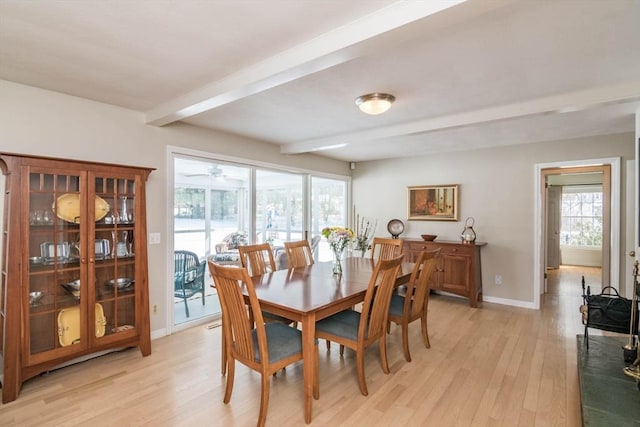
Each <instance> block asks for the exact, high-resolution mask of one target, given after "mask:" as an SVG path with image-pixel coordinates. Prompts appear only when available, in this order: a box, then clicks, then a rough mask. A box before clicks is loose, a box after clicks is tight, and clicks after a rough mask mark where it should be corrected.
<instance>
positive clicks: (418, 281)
mask: <svg viewBox="0 0 640 427" xmlns="http://www.w3.org/2000/svg"><path fill="white" fill-rule="evenodd" d="M439 255H440V249H439V248H438V249H436V250H432V251H424V252H422V253H420V255H419V256H418V259H417V260H416V261H415V266H414V267H413V271H412V272H411V277H410V278H409V283H408V284H407V289H406V293H405V294H404V295H401V294H399V293H393V294H392V295H391V303H390V304H389V322H393V323H395V324H397V325H400V326H402V348H403V350H404V358H405V359H407V362H411V354H410V353H409V323H411V322H413V321H415V320H418V319H420V323H421V328H422V340H423V341H424V346H425V347H426V348H431V344H430V343H429V332H428V330H427V309H428V305H429V291H430V286H429V280H430V279H431V274H433V272H434V270H435V268H436V262H437V257H438V256H439ZM387 329H388V328H387Z"/></svg>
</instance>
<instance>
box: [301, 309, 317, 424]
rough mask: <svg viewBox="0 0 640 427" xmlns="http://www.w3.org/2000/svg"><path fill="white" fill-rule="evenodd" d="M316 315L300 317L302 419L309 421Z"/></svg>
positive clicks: (314, 368) (314, 360)
mask: <svg viewBox="0 0 640 427" xmlns="http://www.w3.org/2000/svg"><path fill="white" fill-rule="evenodd" d="M315 335H316V315H315V313H309V314H307V315H305V316H304V317H303V318H302V357H303V366H302V370H303V372H304V420H305V422H306V423H307V424H309V423H310V422H311V403H312V401H313V379H314V376H315V375H314V372H315V370H316V369H317V368H316V366H315V364H316V357H315V353H317V349H316V348H315V338H316V337H315Z"/></svg>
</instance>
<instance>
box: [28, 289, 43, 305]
mask: <svg viewBox="0 0 640 427" xmlns="http://www.w3.org/2000/svg"><path fill="white" fill-rule="evenodd" d="M42 297H44V292H41V291H35V292H29V305H36V304H37V303H38V302H40V300H41V299H42Z"/></svg>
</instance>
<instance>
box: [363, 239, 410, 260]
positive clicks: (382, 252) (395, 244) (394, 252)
mask: <svg viewBox="0 0 640 427" xmlns="http://www.w3.org/2000/svg"><path fill="white" fill-rule="evenodd" d="M403 245H404V240H402V239H389V238H384V237H374V238H373V242H372V243H371V258H375V257H377V258H379V259H389V258H395V257H397V256H398V255H400V254H401V253H402V247H403ZM376 252H377V254H376Z"/></svg>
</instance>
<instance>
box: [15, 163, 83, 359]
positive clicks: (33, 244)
mask: <svg viewBox="0 0 640 427" xmlns="http://www.w3.org/2000/svg"><path fill="white" fill-rule="evenodd" d="M28 177H29V179H28V186H29V187H28V194H29V200H28V209H27V212H28V216H29V218H28V221H27V224H26V226H28V236H29V242H28V248H29V262H28V265H27V266H26V269H27V272H28V277H29V288H28V293H26V295H25V299H26V301H25V306H26V307H28V310H27V311H26V312H27V313H28V315H27V316H28V318H27V323H28V332H29V338H30V339H29V341H28V342H26V343H25V345H28V346H29V353H28V354H30V355H32V356H33V355H37V354H39V353H43V352H47V351H51V350H55V349H61V348H63V347H69V346H76V345H78V344H81V340H82V330H83V328H82V326H81V325H82V321H81V317H82V315H81V301H82V300H83V299H84V297H85V295H84V294H85V290H86V287H85V286H84V283H83V276H82V274H83V272H82V269H81V263H80V248H81V246H82V245H83V243H84V242H83V241H82V238H81V236H82V233H81V232H80V227H81V225H80V224H81V223H82V219H83V218H82V208H81V190H82V185H81V182H82V179H83V177H82V176H81V175H80V174H75V175H66V174H64V172H62V173H56V172H53V173H52V172H50V171H35V170H33V169H32V170H31V171H29V173H28Z"/></svg>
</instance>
